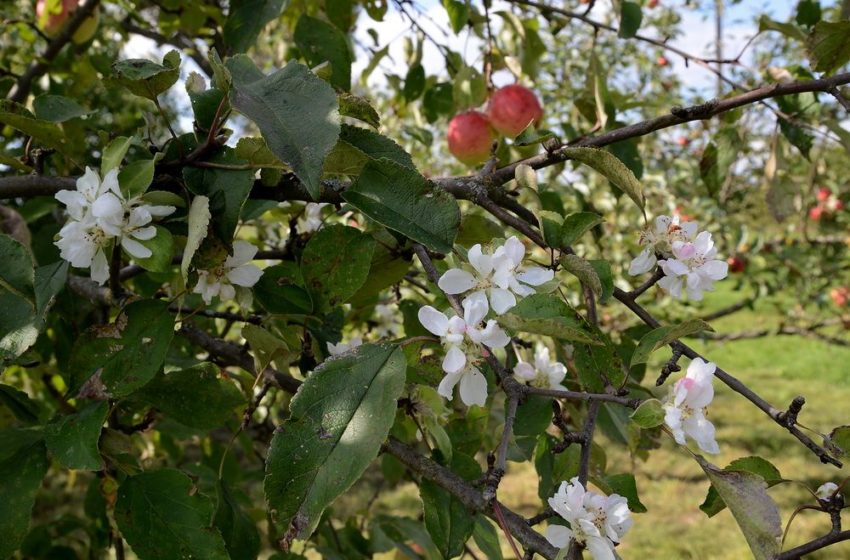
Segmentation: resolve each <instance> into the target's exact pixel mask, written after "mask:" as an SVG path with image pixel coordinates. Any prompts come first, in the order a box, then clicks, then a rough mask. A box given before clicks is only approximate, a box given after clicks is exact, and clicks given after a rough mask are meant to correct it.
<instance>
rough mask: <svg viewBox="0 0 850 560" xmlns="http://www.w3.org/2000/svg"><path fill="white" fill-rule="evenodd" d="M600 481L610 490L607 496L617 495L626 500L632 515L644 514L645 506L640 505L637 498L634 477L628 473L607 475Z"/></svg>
mask: <svg viewBox="0 0 850 560" xmlns="http://www.w3.org/2000/svg"><path fill="white" fill-rule="evenodd" d="M602 481H603V483H604V484H605V486H607V487H608V488H609V489H610V492H609V494H611V493H614V494H619V495H620V496H623V497H624V498H626V500H628V502H629V510H631V512H632V513H646V506H645V505H643V504H642V503H641V501H640V497H639V496H638V490H637V483H636V482H635V475H633V474H630V473H623V474H609V475H606V476H605V477H604V478H603V479H602Z"/></svg>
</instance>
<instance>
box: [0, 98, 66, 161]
mask: <svg viewBox="0 0 850 560" xmlns="http://www.w3.org/2000/svg"><path fill="white" fill-rule="evenodd" d="M0 123H4V124H7V125H9V126H11V127H12V128H14V129H17V130H20V131H21V132H23V133H24V134H26V135H27V136H32V137H33V139H34V140H36V141H37V142H38V143H40V144H42V145H44V146H46V147H48V148H53V149H55V150H58V151H60V152H63V153H64V152H66V151H67V149H68V143H67V139H66V138H65V133H64V132H63V131H62V129H61V128H60V127H59V125H58V124H56V123H53V122H50V121H45V120H41V119H37V118H35V116H34V115H33V114H32V113H30V112H29V111H28V110H27V108H26V107H24V106H23V105H20V104H18V103H15V102H14V101H7V100H5V99H0Z"/></svg>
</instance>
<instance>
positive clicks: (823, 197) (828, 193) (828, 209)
mask: <svg viewBox="0 0 850 560" xmlns="http://www.w3.org/2000/svg"><path fill="white" fill-rule="evenodd" d="M815 197H816V198H817V201H818V203H817V205H816V206H814V207H813V208H811V209H809V218H811V219H812V220H814V221H818V220H820V219H821V218H828V217H832V216H833V215H834V214H836V213H837V212H840V211H841V210H844V203H843V202H841V199H839V198H838V197H837V196H835V194H834V193H833V192H832V190H831V189H829V188H828V187H821V188H819V189H818V192H817V194H816V195H815Z"/></svg>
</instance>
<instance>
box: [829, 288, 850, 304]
mask: <svg viewBox="0 0 850 560" xmlns="http://www.w3.org/2000/svg"><path fill="white" fill-rule="evenodd" d="M829 297H830V299H831V300H832V303H834V304H835V305H836V306H837V307H844V306H845V305H847V300H848V299H850V288H847V286H839V287H838V288H832V289H831V290H829Z"/></svg>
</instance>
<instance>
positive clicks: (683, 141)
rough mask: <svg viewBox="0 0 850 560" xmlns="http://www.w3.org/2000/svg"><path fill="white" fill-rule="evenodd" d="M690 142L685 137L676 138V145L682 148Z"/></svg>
mask: <svg viewBox="0 0 850 560" xmlns="http://www.w3.org/2000/svg"><path fill="white" fill-rule="evenodd" d="M690 143H691V141H690V140H689V139H688V138H687V136H679V137H678V138H676V144H678V145H680V146H682V147H683V148H684V147H685V146H687V145H688V144H690Z"/></svg>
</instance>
